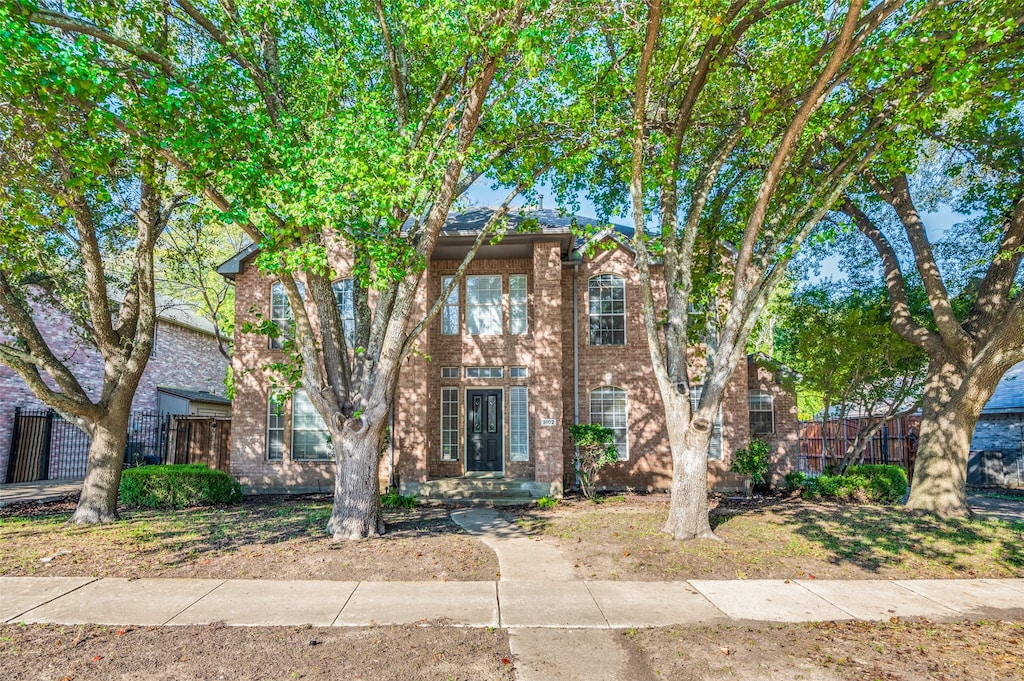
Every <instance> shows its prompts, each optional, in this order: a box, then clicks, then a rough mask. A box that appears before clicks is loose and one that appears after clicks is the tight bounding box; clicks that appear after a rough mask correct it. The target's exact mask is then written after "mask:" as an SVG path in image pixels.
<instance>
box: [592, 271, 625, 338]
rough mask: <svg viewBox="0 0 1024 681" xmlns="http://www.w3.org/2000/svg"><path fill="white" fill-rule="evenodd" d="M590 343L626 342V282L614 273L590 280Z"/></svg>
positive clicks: (600, 275)
mask: <svg viewBox="0 0 1024 681" xmlns="http://www.w3.org/2000/svg"><path fill="white" fill-rule="evenodd" d="M590 344H591V345H625V344H626V283H625V281H624V280H623V278H622V277H617V276H615V275H614V274H599V275H598V276H596V277H593V278H592V279H591V280H590Z"/></svg>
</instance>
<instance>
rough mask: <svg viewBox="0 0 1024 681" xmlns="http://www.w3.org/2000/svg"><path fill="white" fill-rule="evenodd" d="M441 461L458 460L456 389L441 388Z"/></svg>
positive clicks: (457, 396)
mask: <svg viewBox="0 0 1024 681" xmlns="http://www.w3.org/2000/svg"><path fill="white" fill-rule="evenodd" d="M441 460H442V461H458V460H459V389H458V388H441Z"/></svg>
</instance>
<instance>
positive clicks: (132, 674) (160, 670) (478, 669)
mask: <svg viewBox="0 0 1024 681" xmlns="http://www.w3.org/2000/svg"><path fill="white" fill-rule="evenodd" d="M0 641H2V642H3V649H4V654H3V655H2V656H0V678H4V679H20V680H24V681H29V680H32V679H47V680H48V681H50V680H56V679H61V680H62V681H87V680H88V679H103V680H107V679H146V680H147V681H148V680H149V679H192V680H195V681H204V680H207V679H209V680H211V681H214V680H215V681H220V680H223V679H331V680H334V679H352V680H357V679H374V680H375V681H376V680H379V679H395V680H396V681H397V680H402V681H406V680H408V679H453V680H454V679H459V680H469V679H497V680H499V681H511V680H512V679H513V675H512V661H511V654H510V653H509V645H508V635H507V634H506V633H505V632H504V631H501V630H493V629H492V630H483V629H470V628H463V627H449V626H402V627H372V628H359V629H348V628H323V627H299V628H296V627H263V628H243V627H225V626H203V627H199V626H190V627H160V628H125V629H119V628H116V627H100V626H94V625H88V626H78V627H69V626H56V625H49V626H42V625H33V626H3V627H0Z"/></svg>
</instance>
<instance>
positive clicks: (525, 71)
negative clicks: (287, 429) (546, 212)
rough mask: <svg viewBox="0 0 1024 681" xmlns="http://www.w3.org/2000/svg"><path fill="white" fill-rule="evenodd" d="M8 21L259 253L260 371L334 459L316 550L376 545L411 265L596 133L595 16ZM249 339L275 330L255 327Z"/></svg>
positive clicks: (464, 9)
mask: <svg viewBox="0 0 1024 681" xmlns="http://www.w3.org/2000/svg"><path fill="white" fill-rule="evenodd" d="M20 7H21V8H22V9H21V10H20V11H16V12H15V13H14V14H13V19H12V20H13V21H14V22H15V23H16V24H17V25H18V26H19V28H21V30H25V31H30V32H34V33H36V34H41V35H51V34H55V33H63V34H69V35H71V36H73V37H74V39H75V40H74V45H75V48H74V49H73V50H71V49H67V50H64V51H63V52H61V54H60V56H61V57H62V58H77V53H76V50H81V51H82V52H84V53H88V55H89V61H90V63H94V62H99V63H102V64H104V65H107V71H106V72H105V73H104V78H105V79H107V80H109V81H110V82H111V83H113V87H114V88H115V89H116V92H117V99H116V102H117V106H111V105H110V104H109V102H110V101H111V100H98V99H93V98H90V99H89V101H88V102H87V103H85V104H84V105H85V106H90V107H92V108H93V109H95V110H100V111H102V113H103V115H104V116H105V117H106V118H107V119H109V120H111V121H113V124H114V125H116V126H117V127H118V129H120V130H123V131H124V132H125V134H128V135H131V136H133V137H135V138H136V139H138V141H139V143H140V144H143V145H145V146H146V147H147V148H150V149H152V150H154V153H156V154H158V155H159V156H160V157H161V158H163V159H166V160H167V161H168V162H169V163H170V164H171V165H172V166H173V167H174V169H175V171H176V172H177V173H178V175H179V176H180V177H181V178H182V181H183V182H184V183H186V185H188V186H190V187H191V188H192V189H193V190H194V191H195V192H196V193H197V194H198V195H201V196H203V197H204V198H205V200H206V201H207V202H208V204H209V205H210V206H211V207H212V208H213V209H215V210H216V215H217V218H218V219H219V220H221V221H223V222H225V223H233V224H237V225H238V226H239V227H241V228H242V229H243V230H244V231H245V233H246V234H247V235H248V236H249V237H250V238H251V239H252V240H253V241H254V242H255V243H256V244H258V245H259V248H260V254H259V256H258V257H257V259H256V263H257V265H258V266H259V267H260V268H261V269H262V270H263V271H264V272H265V273H268V274H271V275H273V276H276V277H278V279H279V280H280V282H281V284H282V286H283V288H284V291H285V293H286V294H287V297H288V301H289V303H290V305H291V310H292V317H293V320H294V324H293V328H292V329H286V330H284V331H285V332H286V335H287V336H289V339H288V342H287V349H288V350H290V354H291V357H292V358H293V359H294V362H293V364H292V366H291V367H283V366H282V367H279V368H281V369H284V370H285V371H284V373H285V375H286V376H288V377H289V378H290V379H292V380H291V381H290V382H292V383H293V384H295V385H301V387H302V388H303V389H304V390H305V391H306V394H307V395H308V396H309V399H310V401H311V402H312V403H313V405H314V406H315V407H316V409H317V411H318V412H319V413H320V414H321V416H322V417H323V419H324V422H325V423H326V425H327V428H328V430H329V431H330V436H331V440H332V443H333V447H334V450H335V460H336V463H337V474H336V484H335V495H334V508H333V511H332V514H331V518H330V520H329V522H328V531H329V532H330V533H331V534H332V535H333V536H334V537H336V538H349V539H358V538H362V537H367V536H373V535H377V534H380V533H381V532H383V531H384V524H383V520H382V516H381V511H380V501H379V489H378V481H377V467H378V461H379V453H380V451H381V445H382V442H383V439H384V437H385V436H386V429H387V423H388V413H389V411H390V409H391V406H392V403H393V399H394V393H395V389H396V385H397V381H398V374H399V370H400V367H401V365H402V362H403V360H404V359H405V358H406V357H407V356H409V355H410V354H411V353H413V352H415V348H416V338H417V337H418V335H419V334H420V333H421V332H422V331H423V329H425V328H426V325H427V324H428V323H429V322H430V321H431V319H432V318H433V316H434V315H436V314H437V312H438V310H439V309H440V307H441V303H442V301H443V299H444V298H445V297H446V295H447V292H444V293H443V294H442V296H441V298H440V299H438V300H436V301H434V302H433V303H432V304H429V305H428V309H427V312H426V314H425V315H422V318H420V317H421V315H420V313H418V312H417V311H416V306H415V300H416V295H417V290H418V288H419V286H420V280H421V275H422V273H423V271H424V268H425V264H426V262H427V260H428V259H429V257H430V254H431V253H432V251H433V249H434V245H435V243H436V241H437V239H438V235H439V234H440V231H441V229H442V226H443V224H444V221H445V219H446V217H447V214H448V212H449V210H450V209H451V207H452V205H453V203H454V201H455V200H456V198H457V197H458V196H459V195H460V194H461V193H462V192H463V191H465V189H466V188H468V187H469V185H470V184H471V183H472V182H473V181H475V180H476V179H477V178H479V177H481V176H482V175H484V174H487V175H488V176H490V177H492V178H493V179H495V180H496V181H498V182H501V183H503V184H506V185H509V186H512V187H513V190H512V192H511V193H510V196H509V198H508V200H506V202H505V206H507V205H508V203H509V202H510V201H511V199H512V197H513V196H514V195H515V193H517V192H520V191H524V190H528V189H529V187H530V186H531V185H532V183H533V182H534V181H535V180H536V178H537V177H539V176H541V175H542V174H543V173H544V172H545V171H546V170H547V169H548V168H550V167H551V166H552V165H553V164H555V163H556V162H558V161H559V160H560V159H563V158H571V157H572V155H573V153H574V152H575V150H577V149H580V148H583V147H586V146H587V145H588V144H589V140H590V139H591V138H593V137H595V136H600V135H601V134H602V133H603V131H604V129H605V124H604V123H603V121H602V115H603V114H602V109H601V103H602V102H603V101H605V98H604V97H603V96H599V95H600V93H601V91H602V87H603V84H602V83H603V80H602V79H603V78H604V74H605V73H606V72H607V71H608V69H607V67H605V68H602V67H600V66H598V67H597V68H595V65H594V62H593V59H592V55H593V54H594V52H595V51H594V49H593V48H592V46H591V43H592V42H595V41H597V40H599V39H600V37H599V36H596V35H594V34H592V33H589V32H588V31H587V27H588V26H589V25H590V23H591V22H590V20H589V18H588V17H589V15H590V14H591V12H592V11H594V9H595V8H594V6H593V5H592V4H591V3H575V2H568V1H560V0H550V1H549V0H529V1H527V0H516V1H506V0H472V1H470V2H465V1H460V2H454V1H452V0H432V1H430V2H419V1H417V2H413V1H412V0H400V1H398V2H391V3H386V6H385V3H382V2H380V1H379V0H378V1H376V2H362V1H361V2H346V1H343V0H337V1H334V2H307V1H304V0H279V1H278V2H275V3H272V4H270V5H268V4H267V3H262V2H249V1H243V2H227V3H225V2H214V1H212V0H176V1H175V2H173V3H165V2H157V1H156V0H153V1H152V2H140V3H132V4H130V5H126V6H123V7H111V6H110V5H109V3H106V2H102V3H101V2H96V3H80V4H76V8H75V13H68V12H61V11H55V10H51V9H47V8H44V7H42V6H37V5H33V4H32V3H30V2H26V3H24V4H22V5H20ZM596 9H598V10H599V9H600V8H599V7H598V8H596ZM159 22H166V23H167V24H168V25H169V26H171V31H170V32H169V36H168V41H167V43H166V44H157V43H155V42H154V41H153V40H152V39H151V38H150V37H149V35H148V34H147V33H146V32H145V28H146V27H148V26H150V25H152V24H153V23H159ZM10 48H11V49H12V50H14V51H17V50H18V49H20V48H19V46H18V45H11V46H10ZM69 53H70V54H71V57H68V54H69ZM582 120H586V121H587V124H586V125H583V124H582V122H581V121H582ZM568 121H571V122H572V123H573V124H572V125H567V124H566V123H567V122H568ZM157 124H158V125H157ZM154 129H157V130H158V132H157V133H156V134H154V132H153V131H154ZM501 218H502V211H498V212H497V213H496V214H495V216H494V219H493V220H492V221H491V224H489V225H488V229H485V230H484V231H483V232H482V233H481V235H480V238H479V239H478V240H477V246H479V245H480V244H482V243H484V242H486V241H487V239H488V238H489V237H490V235H491V234H490V233H491V232H492V231H499V232H500V222H501ZM342 252H345V253H348V254H350V258H351V271H352V274H353V279H354V282H355V283H354V287H353V288H354V291H353V298H354V307H355V311H356V315H355V317H356V321H355V328H354V329H353V331H354V339H353V340H354V343H351V344H349V343H348V342H347V341H346V337H345V331H344V329H343V327H342V322H341V319H340V316H339V313H338V309H337V305H336V301H335V297H334V292H333V288H332V278H333V275H334V274H335V268H334V266H333V265H334V264H335V263H336V262H337V260H338V256H339V253H342ZM474 252H475V249H474V250H472V251H471V252H470V253H469V255H467V257H466V259H465V260H464V261H463V265H462V268H461V269H460V270H459V274H460V275H461V272H462V271H463V270H464V268H465V266H466V265H467V264H468V262H469V260H470V259H471V258H472V255H473V253H474ZM456 280H457V277H456ZM453 286H454V282H453ZM261 330H263V331H265V332H267V333H277V332H278V330H277V329H275V328H271V325H270V323H269V322H266V323H265V324H264V325H262V326H261ZM350 345H351V346H354V347H350Z"/></svg>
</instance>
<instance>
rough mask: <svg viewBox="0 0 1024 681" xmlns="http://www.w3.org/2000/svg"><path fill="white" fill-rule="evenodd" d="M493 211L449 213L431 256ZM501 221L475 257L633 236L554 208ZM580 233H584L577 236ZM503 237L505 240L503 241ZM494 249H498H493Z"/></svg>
mask: <svg viewBox="0 0 1024 681" xmlns="http://www.w3.org/2000/svg"><path fill="white" fill-rule="evenodd" d="M497 210H498V208H496V207H487V208H469V209H466V210H461V211H452V212H451V213H449V214H448V217H447V219H446V220H445V223H444V227H443V228H442V230H441V240H440V242H439V243H438V246H437V252H436V253H435V255H434V257H435V259H444V258H446V257H448V256H449V255H450V256H451V257H456V251H457V249H458V246H455V244H456V243H462V242H464V241H469V240H471V239H472V238H473V237H475V236H476V235H477V234H479V233H480V230H482V229H483V228H484V226H485V225H486V224H487V221H488V220H490V219H491V216H493V215H494V213H495V211H497ZM505 221H506V225H507V230H506V232H505V239H503V240H502V243H499V244H496V245H494V246H491V245H487V246H484V248H483V249H482V252H481V254H480V256H478V257H487V256H488V255H491V256H492V257H494V256H495V255H497V253H498V252H503V253H504V252H507V255H505V257H517V248H516V247H517V246H519V247H520V249H521V246H522V244H523V243H524V241H529V240H530V239H531V238H532V237H533V236H535V235H538V234H540V235H545V236H561V237H564V239H565V246H566V248H567V249H570V250H578V249H580V248H582V247H584V246H586V245H589V244H590V243H593V242H595V241H599V240H601V239H603V238H606V237H608V236H612V237H615V236H619V237H623V238H618V239H616V241H618V242H619V243H620V244H621V243H622V242H623V241H625V239H628V238H630V237H632V236H633V228H632V227H627V226H626V225H618V224H614V223H608V222H605V221H602V220H598V219H596V218H589V217H584V216H581V215H566V214H565V213H562V212H560V211H557V210H550V209H543V208H529V207H522V208H510V209H509V210H508V213H507V214H506V216H505ZM534 221H536V222H534ZM407 226H408V225H407ZM584 232H585V233H587V235H586V236H583V235H581V233H584ZM506 240H507V243H505V242H506ZM502 244H505V246H506V248H504V249H502ZM453 249H454V250H453ZM495 249H501V250H500V251H496V250H495ZM258 250H259V246H257V245H256V244H249V245H248V246H246V247H245V248H243V249H242V250H240V251H239V252H238V253H236V254H235V255H234V256H232V257H231V258H229V259H228V260H226V261H225V262H224V263H223V264H221V265H220V266H219V267H218V268H217V273H218V274H220V275H221V276H223V277H225V278H227V279H230V280H232V281H234V279H235V277H236V276H237V275H238V274H239V273H241V271H242V268H243V267H244V266H245V263H246V261H248V260H249V259H250V258H252V256H253V255H255V254H256V251H258Z"/></svg>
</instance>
